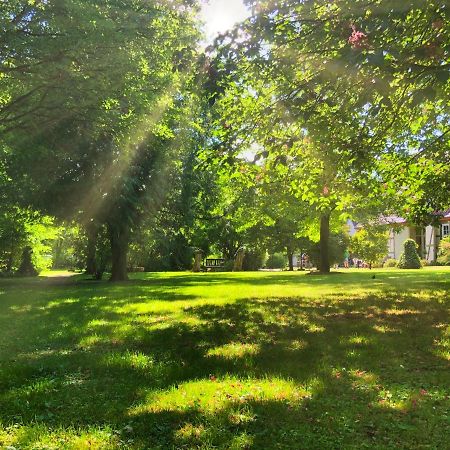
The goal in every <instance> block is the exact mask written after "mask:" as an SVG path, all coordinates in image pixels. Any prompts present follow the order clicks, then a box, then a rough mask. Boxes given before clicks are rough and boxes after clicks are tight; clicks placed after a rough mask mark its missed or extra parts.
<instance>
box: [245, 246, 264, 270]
mask: <svg viewBox="0 0 450 450" xmlns="http://www.w3.org/2000/svg"><path fill="white" fill-rule="evenodd" d="M265 262H266V250H265V249H258V248H246V249H245V254H244V261H243V263H242V269H243V270H247V271H249V270H258V269H261V268H262V267H263V266H264V264H265Z"/></svg>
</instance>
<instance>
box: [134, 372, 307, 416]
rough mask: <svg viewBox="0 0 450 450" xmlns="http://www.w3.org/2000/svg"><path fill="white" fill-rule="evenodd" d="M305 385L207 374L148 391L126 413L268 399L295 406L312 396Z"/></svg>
mask: <svg viewBox="0 0 450 450" xmlns="http://www.w3.org/2000/svg"><path fill="white" fill-rule="evenodd" d="M313 393H314V391H313V389H312V388H311V386H310V387H308V386H306V387H305V386H298V385H296V384H295V383H293V382H292V381H288V380H284V379H280V378H271V379H250V378H249V379H245V380H242V379H238V378H231V377H225V378H223V379H222V378H221V379H217V378H216V377H215V376H214V375H211V376H210V377H209V379H207V380H198V381H190V382H188V383H183V384H180V385H177V386H172V388H171V389H169V390H166V391H163V392H158V393H153V392H152V393H150V394H147V395H146V400H145V401H144V402H143V403H141V404H140V405H137V406H134V407H133V408H131V409H130V410H129V415H130V416H138V415H141V414H143V413H149V412H153V413H156V412H160V411H186V410H191V409H195V410H198V411H202V412H205V413H215V412H217V411H218V410H222V409H225V408H226V407H227V406H228V405H230V404H246V403H248V402H263V401H268V400H276V401H289V402H290V403H291V404H296V405H298V404H299V403H300V402H301V401H302V399H304V398H305V397H306V398H309V397H311V396H312V395H313Z"/></svg>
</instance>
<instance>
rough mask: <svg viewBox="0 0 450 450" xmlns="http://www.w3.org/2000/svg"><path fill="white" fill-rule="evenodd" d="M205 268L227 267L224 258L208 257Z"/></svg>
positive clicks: (217, 268)
mask: <svg viewBox="0 0 450 450" xmlns="http://www.w3.org/2000/svg"><path fill="white" fill-rule="evenodd" d="M204 266H205V269H206V270H211V271H213V270H221V269H223V268H224V267H225V259H224V258H207V259H205V264H204Z"/></svg>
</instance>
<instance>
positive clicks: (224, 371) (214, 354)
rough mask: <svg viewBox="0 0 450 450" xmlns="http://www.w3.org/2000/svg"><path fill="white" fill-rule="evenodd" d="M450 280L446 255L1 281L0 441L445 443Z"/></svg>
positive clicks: (70, 444)
mask: <svg viewBox="0 0 450 450" xmlns="http://www.w3.org/2000/svg"><path fill="white" fill-rule="evenodd" d="M373 275H375V278H374V279H373V278H372V276H373ZM449 292H450V270H449V268H425V269H423V270H417V271H416V270H411V271H400V270H395V269H386V270H382V269H381V270H373V271H368V270H359V271H358V270H348V271H345V273H343V274H334V275H331V276H328V277H324V276H306V275H304V274H303V273H285V272H283V273H280V272H277V273H240V274H235V273H207V274H191V273H152V274H135V275H133V280H132V281H130V282H127V283H121V284H110V283H108V282H96V281H87V280H83V278H82V277H80V276H76V277H72V278H58V277H40V278H39V279H26V280H18V279H17V280H9V279H0V448H8V446H11V448H15V449H20V448H36V449H38V448H39V449H43V448H46V449H49V448H55V449H56V448H57V449H60V448H73V449H83V448H111V449H115V448H138V449H141V448H148V449H171V448H176V449H182V448H189V449H194V448H201V449H212V448H223V449H264V450H267V449H309V448H316V449H331V448H336V449H342V448H355V449H356V448H357V449H360V448H380V449H381V448H382V449H386V448H408V449H412V448H414V449H415V448H431V449H444V448H450V326H449V307H450V294H449Z"/></svg>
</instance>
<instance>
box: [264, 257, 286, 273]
mask: <svg viewBox="0 0 450 450" xmlns="http://www.w3.org/2000/svg"><path fill="white" fill-rule="evenodd" d="M266 267H267V268H268V269H284V268H285V267H286V256H285V255H284V254H283V253H273V254H272V255H269V257H268V258H267V262H266Z"/></svg>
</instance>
